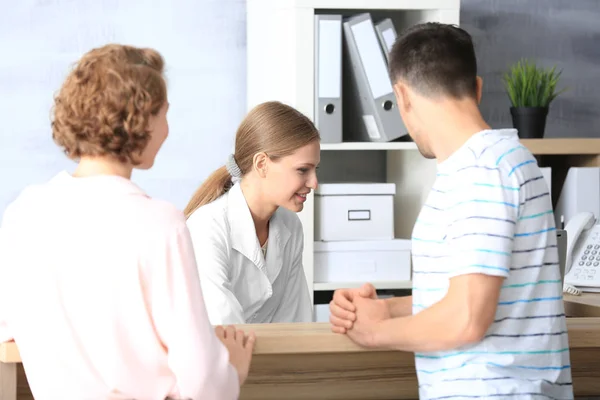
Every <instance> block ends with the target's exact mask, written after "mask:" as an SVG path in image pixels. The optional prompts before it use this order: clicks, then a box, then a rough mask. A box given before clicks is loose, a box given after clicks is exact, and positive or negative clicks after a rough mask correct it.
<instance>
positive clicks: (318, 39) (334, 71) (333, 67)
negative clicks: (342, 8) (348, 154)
mask: <svg viewBox="0 0 600 400" xmlns="http://www.w3.org/2000/svg"><path fill="white" fill-rule="evenodd" d="M314 104H315V125H316V126H317V128H318V129H319V132H320V134H321V142H322V143H341V142H342V16H341V15H325V14H322V15H315V102H314Z"/></svg>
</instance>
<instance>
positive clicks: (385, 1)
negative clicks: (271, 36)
mask: <svg viewBox="0 0 600 400" xmlns="http://www.w3.org/2000/svg"><path fill="white" fill-rule="evenodd" d="M250 1H252V2H259V3H267V4H275V5H276V6H277V7H279V8H290V7H294V8H312V9H337V10H352V9H355V10H443V9H458V8H459V7H460V0H419V1H418V2H416V1H414V0H369V1H365V0H250Z"/></svg>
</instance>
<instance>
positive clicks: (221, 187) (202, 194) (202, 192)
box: [183, 166, 232, 218]
mask: <svg viewBox="0 0 600 400" xmlns="http://www.w3.org/2000/svg"><path fill="white" fill-rule="evenodd" d="M231 186H232V182H231V175H230V174H229V172H227V168H225V166H223V167H221V168H219V169H217V170H216V171H215V172H213V173H212V174H211V175H210V176H209V177H208V178H207V179H206V181H204V183H202V185H201V186H200V187H199V188H198V190H196V193H194V195H193V196H192V199H191V200H190V202H189V203H188V205H187V206H186V207H185V210H184V211H183V212H184V214H185V217H186V218H189V217H190V215H192V214H193V213H194V211H196V210H197V209H198V208H200V207H202V206H203V205H205V204H208V203H211V202H213V201H215V200H216V199H218V198H219V197H221V196H222V195H223V194H225V193H226V192H227V191H228V190H229V189H230V188H231Z"/></svg>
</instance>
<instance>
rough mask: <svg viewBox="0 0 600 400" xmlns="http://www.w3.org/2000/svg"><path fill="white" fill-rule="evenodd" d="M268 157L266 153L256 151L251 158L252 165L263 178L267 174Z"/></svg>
mask: <svg viewBox="0 0 600 400" xmlns="http://www.w3.org/2000/svg"><path fill="white" fill-rule="evenodd" d="M268 160H269V157H268V156H267V154H266V153H256V154H255V155H254V157H253V158H252V165H253V167H254V170H255V171H256V173H257V174H258V176H260V177H261V178H265V177H266V176H267V164H268V162H267V161H268Z"/></svg>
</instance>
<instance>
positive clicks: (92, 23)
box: [0, 0, 246, 215]
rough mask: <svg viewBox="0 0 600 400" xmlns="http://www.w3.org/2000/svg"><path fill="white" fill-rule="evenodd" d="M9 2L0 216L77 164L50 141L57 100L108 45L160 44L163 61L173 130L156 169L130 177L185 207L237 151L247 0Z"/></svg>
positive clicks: (1, 91) (3, 20) (1, 27)
mask: <svg viewBox="0 0 600 400" xmlns="http://www.w3.org/2000/svg"><path fill="white" fill-rule="evenodd" d="M2 2H4V0H2ZM6 3H9V4H10V6H8V7H6V6H5V7H2V11H1V12H0V215H1V214H2V213H3V212H4V209H5V207H6V206H7V205H8V203H9V202H10V201H12V200H13V199H14V198H15V197H16V195H17V194H18V193H19V191H20V190H21V189H22V188H23V187H24V186H26V185H28V184H30V183H34V182H42V181H45V180H47V179H49V178H50V177H52V176H53V175H54V174H56V173H57V172H58V171H60V170H61V169H65V168H66V169H69V170H70V169H72V168H73V165H74V164H73V163H72V162H70V161H68V160H67V159H66V158H65V157H64V156H63V155H62V153H61V152H60V149H58V148H57V147H56V146H55V145H54V143H53V142H52V138H51V130H50V122H49V121H50V120H49V116H50V107H51V105H52V96H53V94H54V92H55V91H56V90H57V89H58V88H59V87H60V84H61V82H62V80H63V79H64V77H65V75H66V73H67V71H68V68H69V65H70V64H71V63H73V62H74V61H76V60H77V59H78V58H79V57H80V56H81V54H83V53H84V52H85V51H87V50H89V49H91V48H93V47H97V46H100V45H103V44H105V43H107V42H118V43H124V44H132V45H136V46H149V47H154V48H156V49H157V50H159V51H160V52H161V53H162V54H163V56H164V57H165V60H166V75H167V79H168V85H169V97H170V98H169V101H170V103H171V108H170V111H169V115H168V117H169V123H170V128H171V134H170V137H169V138H168V140H167V142H166V143H165V145H164V147H163V149H162V151H161V153H159V156H158V158H157V160H156V163H155V166H154V168H152V169H151V170H150V171H145V172H138V173H135V174H134V176H133V179H134V181H136V183H138V184H139V185H140V186H142V187H143V188H144V189H146V190H147V192H148V193H150V194H151V195H152V196H155V197H159V198H163V199H167V200H169V201H172V202H173V203H175V204H176V205H177V206H179V207H180V208H183V207H184V206H185V204H186V203H187V201H188V200H189V197H190V196H191V194H192V193H193V191H194V190H195V189H196V187H197V186H198V184H199V183H200V182H201V181H202V180H203V179H204V178H206V177H207V176H208V174H209V173H210V172H212V170H214V169H215V168H217V167H219V166H220V165H222V164H223V163H224V161H225V159H226V157H227V154H228V153H229V152H231V151H232V149H233V139H234V135H235V130H236V128H237V125H238V123H239V122H240V120H241V119H242V118H243V116H244V114H245V107H246V102H245V96H246V95H245V93H246V75H245V71H246V67H245V65H246V50H245V47H246V43H245V42H246V5H245V1H242V0H195V1H194V0H151V1H149V0H127V1H123V0H102V1H99V0H77V1H67V0H63V1H60V0H54V1H49V0H37V1H34V0H19V1H6Z"/></svg>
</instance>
